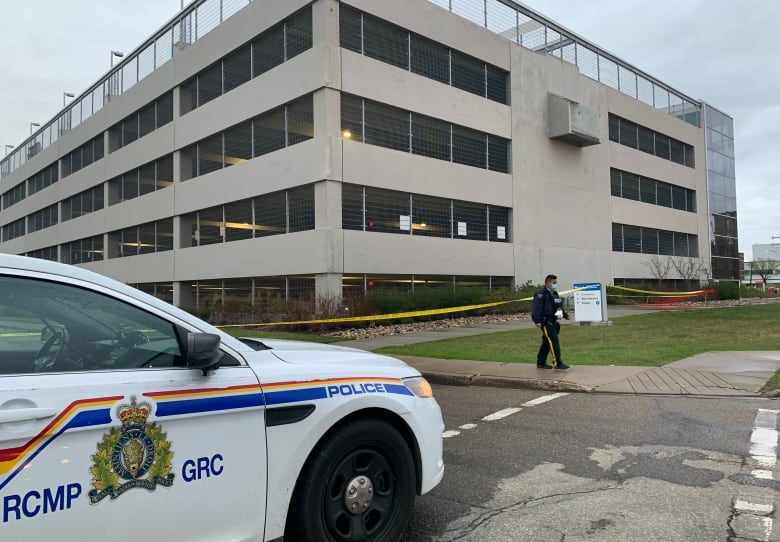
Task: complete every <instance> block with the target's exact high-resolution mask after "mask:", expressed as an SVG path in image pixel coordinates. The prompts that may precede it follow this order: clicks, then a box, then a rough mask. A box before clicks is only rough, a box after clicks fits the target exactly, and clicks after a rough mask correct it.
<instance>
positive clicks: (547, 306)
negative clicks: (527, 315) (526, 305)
mask: <svg viewBox="0 0 780 542" xmlns="http://www.w3.org/2000/svg"><path fill="white" fill-rule="evenodd" d="M558 309H560V310H562V311H563V317H564V318H568V317H569V314H568V313H567V312H566V311H565V310H564V309H563V301H562V300H561V297H560V296H559V295H558V292H553V291H550V290H548V289H547V288H542V289H541V290H537V292H536V293H535V294H534V300H533V303H532V305H531V319H532V320H533V321H534V324H550V323H554V322H557V321H558V318H557V317H556V316H555V313H556V311H558Z"/></svg>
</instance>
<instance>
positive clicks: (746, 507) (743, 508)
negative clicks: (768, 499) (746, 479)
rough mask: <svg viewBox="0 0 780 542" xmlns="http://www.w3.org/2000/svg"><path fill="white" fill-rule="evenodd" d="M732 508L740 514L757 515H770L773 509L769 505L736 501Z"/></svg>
mask: <svg viewBox="0 0 780 542" xmlns="http://www.w3.org/2000/svg"><path fill="white" fill-rule="evenodd" d="M734 508H735V509H737V510H739V511H740V512H756V513H758V514H771V513H772V511H773V510H774V509H775V507H774V506H773V505H771V504H757V503H753V502H747V501H743V500H742V499H737V500H736V501H735V502H734Z"/></svg>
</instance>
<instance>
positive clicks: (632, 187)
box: [622, 171, 639, 201]
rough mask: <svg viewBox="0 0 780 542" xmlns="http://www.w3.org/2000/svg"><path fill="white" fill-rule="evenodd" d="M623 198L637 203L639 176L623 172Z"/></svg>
mask: <svg viewBox="0 0 780 542" xmlns="http://www.w3.org/2000/svg"><path fill="white" fill-rule="evenodd" d="M622 187H623V197H624V198H626V199H632V200H635V201H639V175H636V174H634V173H629V172H627V171H624V172H623V183H622Z"/></svg>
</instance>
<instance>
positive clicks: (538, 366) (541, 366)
mask: <svg viewBox="0 0 780 542" xmlns="http://www.w3.org/2000/svg"><path fill="white" fill-rule="evenodd" d="M536 368H537V369H552V368H553V366H552V365H550V364H548V363H545V364H544V365H539V364H538V363H537V364H536Z"/></svg>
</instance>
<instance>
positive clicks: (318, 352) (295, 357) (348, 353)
mask: <svg viewBox="0 0 780 542" xmlns="http://www.w3.org/2000/svg"><path fill="white" fill-rule="evenodd" d="M254 340H258V341H260V342H262V344H264V345H265V346H267V347H268V348H269V349H270V351H271V352H272V353H273V354H274V355H275V356H276V357H277V358H279V359H280V360H282V361H285V362H287V363H294V364H307V363H309V364H316V365H322V364H329V365H332V364H337V365H338V364H344V365H358V364H359V365H364V366H366V367H368V366H373V367H395V368H399V369H400V368H406V369H408V370H409V374H410V375H411V374H418V372H417V371H416V370H415V369H413V368H411V367H409V365H407V364H406V363H404V362H403V361H401V360H400V359H396V358H391V357H389V356H382V355H380V354H374V353H373V352H367V351H365V350H359V349H357V348H349V347H346V346H337V345H332V344H320V343H310V342H303V341H286V340H281V339H261V340H260V339H254Z"/></svg>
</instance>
